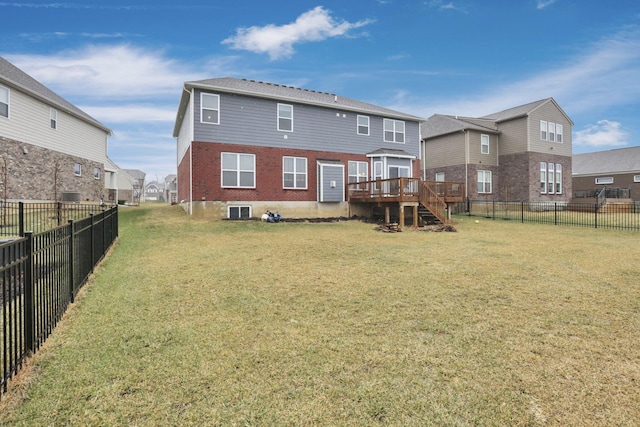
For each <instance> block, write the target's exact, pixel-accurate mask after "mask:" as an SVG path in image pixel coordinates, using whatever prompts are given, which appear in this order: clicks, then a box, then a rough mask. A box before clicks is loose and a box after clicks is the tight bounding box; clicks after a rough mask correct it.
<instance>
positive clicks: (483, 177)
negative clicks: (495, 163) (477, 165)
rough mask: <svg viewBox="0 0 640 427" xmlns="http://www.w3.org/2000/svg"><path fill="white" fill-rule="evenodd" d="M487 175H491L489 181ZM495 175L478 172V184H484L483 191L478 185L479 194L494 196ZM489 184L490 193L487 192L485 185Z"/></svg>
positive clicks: (489, 172)
mask: <svg viewBox="0 0 640 427" xmlns="http://www.w3.org/2000/svg"><path fill="white" fill-rule="evenodd" d="M481 172H482V181H480V173H481ZM487 174H488V175H489V180H488V181H487ZM492 181H493V173H491V171H489V170H479V171H478V179H477V182H478V184H480V183H481V182H482V191H480V185H478V194H492V193H493V182H492ZM486 183H489V191H485V184H486Z"/></svg>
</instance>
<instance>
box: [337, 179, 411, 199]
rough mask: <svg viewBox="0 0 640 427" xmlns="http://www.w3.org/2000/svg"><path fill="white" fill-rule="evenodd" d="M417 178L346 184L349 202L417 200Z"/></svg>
mask: <svg viewBox="0 0 640 427" xmlns="http://www.w3.org/2000/svg"><path fill="white" fill-rule="evenodd" d="M419 182H420V180H419V179H418V178H390V179H378V180H375V181H361V182H352V183H349V184H347V194H348V198H349V201H372V200H373V199H376V200H378V199H381V200H384V199H386V198H394V199H401V200H410V199H414V200H417V197H418V184H419Z"/></svg>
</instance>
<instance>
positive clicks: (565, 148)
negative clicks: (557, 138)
mask: <svg viewBox="0 0 640 427" xmlns="http://www.w3.org/2000/svg"><path fill="white" fill-rule="evenodd" d="M540 120H544V121H547V122H553V123H556V124H561V125H562V127H563V130H562V141H563V142H562V143H558V142H550V141H542V140H541V139H540ZM529 133H530V135H531V147H530V149H531V151H533V152H538V153H549V152H550V151H553V154H554V155H560V156H571V154H572V150H571V123H570V122H569V121H568V120H567V118H566V117H565V116H564V114H562V112H561V111H560V110H558V108H557V107H556V105H555V104H554V103H553V102H547V103H545V104H543V105H541V106H540V107H539V108H538V109H536V110H535V111H533V112H531V114H530V116H529Z"/></svg>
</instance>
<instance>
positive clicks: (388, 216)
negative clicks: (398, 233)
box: [384, 206, 391, 224]
mask: <svg viewBox="0 0 640 427" xmlns="http://www.w3.org/2000/svg"><path fill="white" fill-rule="evenodd" d="M390 222H391V214H390V213H389V206H385V207H384V223H385V224H389V223H390Z"/></svg>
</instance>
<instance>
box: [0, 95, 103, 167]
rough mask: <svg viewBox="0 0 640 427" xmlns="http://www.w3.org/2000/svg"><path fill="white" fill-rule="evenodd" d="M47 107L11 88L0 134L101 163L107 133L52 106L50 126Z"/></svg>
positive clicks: (1, 122)
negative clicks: (54, 125) (54, 116)
mask: <svg viewBox="0 0 640 427" xmlns="http://www.w3.org/2000/svg"><path fill="white" fill-rule="evenodd" d="M50 110H51V107H50V106H49V105H48V104H46V103H43V102H42V101H38V100H36V99H34V98H32V97H30V96H29V95H27V94H25V93H23V92H21V91H19V90H17V89H14V88H12V89H11V93H10V105H9V118H8V119H7V118H5V117H0V119H1V120H0V135H2V136H5V137H8V138H11V139H14V140H17V141H23V142H26V143H29V144H33V145H36V146H38V147H42V148H46V149H49V150H54V151H58V152H61V153H65V154H70V155H73V156H77V157H82V158H85V159H88V160H92V161H95V162H99V163H104V164H105V165H111V162H110V161H109V160H108V158H107V138H108V134H107V133H106V132H105V131H104V130H102V129H99V128H97V127H95V126H93V125H90V124H88V123H87V122H84V121H82V120H79V119H77V118H75V117H74V116H71V115H69V114H67V113H65V112H64V111H63V110H61V109H58V108H55V110H56V111H57V114H58V118H57V129H52V128H51V122H50Z"/></svg>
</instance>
